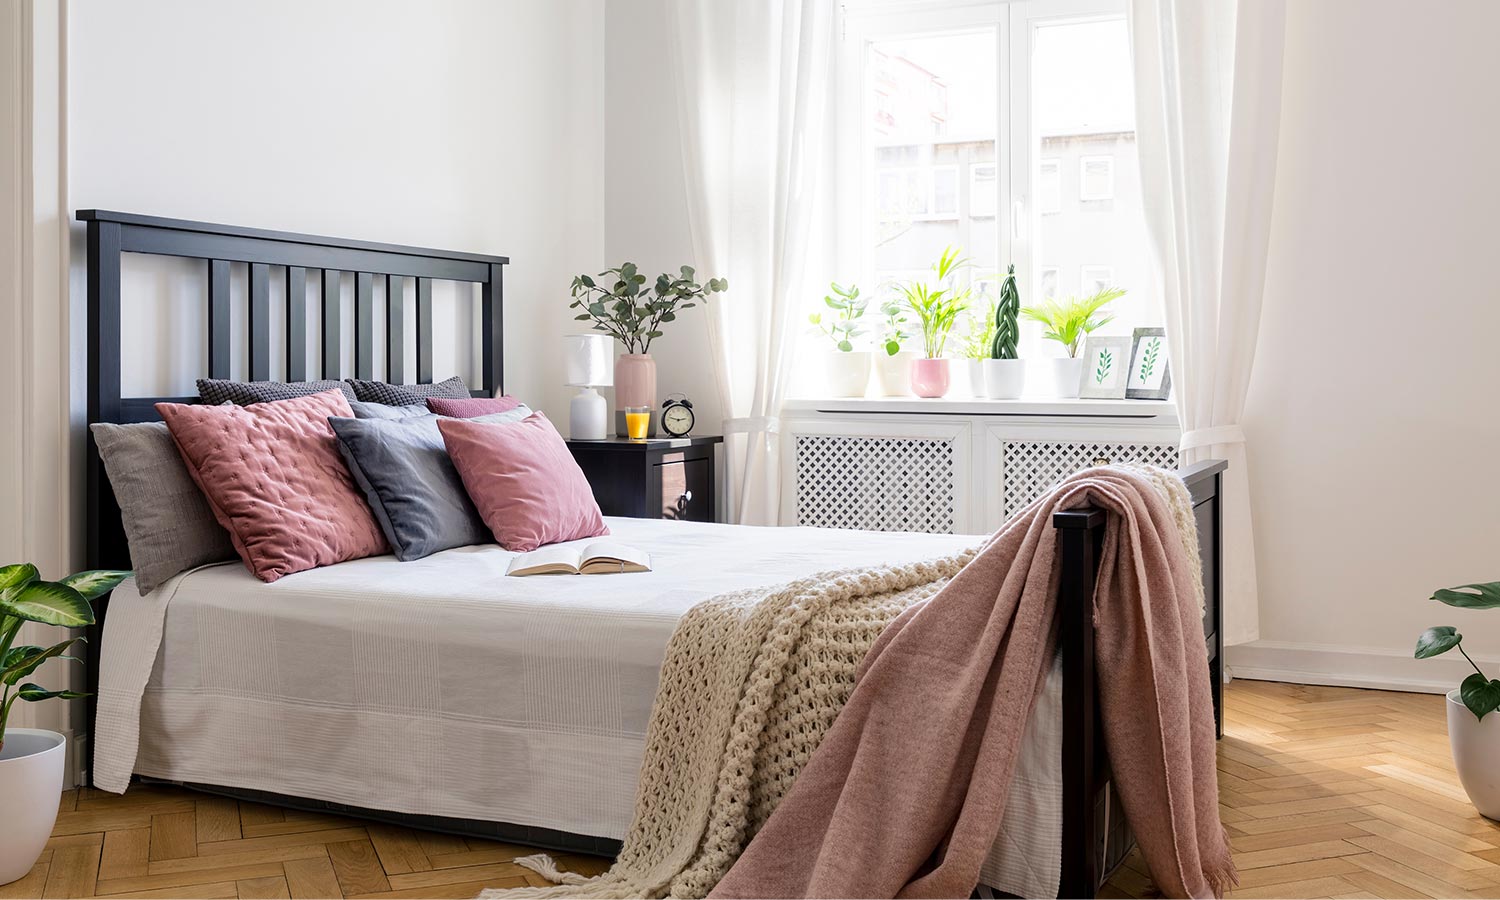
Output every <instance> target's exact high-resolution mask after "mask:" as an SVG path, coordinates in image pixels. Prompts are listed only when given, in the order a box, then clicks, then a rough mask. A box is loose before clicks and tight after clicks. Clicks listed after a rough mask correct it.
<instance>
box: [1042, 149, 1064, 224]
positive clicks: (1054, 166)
mask: <svg viewBox="0 0 1500 900" xmlns="http://www.w3.org/2000/svg"><path fill="white" fill-rule="evenodd" d="M1036 211H1037V212H1038V213H1040V214H1042V215H1044V216H1045V215H1051V214H1052V213H1059V212H1062V164H1061V163H1060V162H1058V161H1057V160H1055V159H1044V160H1042V162H1041V168H1040V169H1038V170H1037V173H1036Z"/></svg>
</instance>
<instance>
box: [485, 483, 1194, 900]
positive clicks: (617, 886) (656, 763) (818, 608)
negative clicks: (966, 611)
mask: <svg viewBox="0 0 1500 900" xmlns="http://www.w3.org/2000/svg"><path fill="white" fill-rule="evenodd" d="M1136 471H1139V470H1136ZM1149 472H1150V474H1151V477H1152V480H1153V483H1154V484H1155V486H1156V487H1157V488H1158V490H1160V491H1161V492H1162V493H1163V495H1164V496H1165V497H1166V498H1167V499H1168V500H1169V502H1170V503H1171V506H1172V509H1173V513H1174V518H1175V519H1176V520H1177V522H1178V525H1179V528H1180V530H1181V533H1182V535H1183V543H1184V545H1185V548H1184V549H1187V550H1189V552H1190V559H1192V560H1194V561H1196V560H1197V559H1198V547H1197V539H1196V529H1195V528H1194V526H1193V517H1192V503H1191V500H1190V499H1189V497H1188V495H1187V490H1186V488H1185V487H1184V486H1183V484H1182V482H1181V481H1180V480H1179V479H1177V478H1176V477H1175V476H1173V475H1171V474H1170V473H1166V472H1163V471H1161V470H1157V469H1153V470H1149ZM1043 499H1045V498H1043ZM1040 502H1042V501H1041V500H1039V501H1038V503H1040ZM1029 511H1030V510H1029V509H1028V510H1027V511H1026V512H1023V513H1021V514H1019V515H1018V518H1023V517H1026V516H1027V513H1029ZM978 551H979V548H977V547H976V548H974V549H972V550H968V551H965V552H963V553H960V554H956V555H953V556H948V557H944V558H941V559H935V560H930V561H927V562H921V563H914V564H911V565H905V566H890V567H875V568H867V569H850V570H844V571H834V572H825V573H820V574H817V575H812V576H809V577H808V578H804V579H801V580H799V581H794V582H792V583H790V584H787V585H784V586H782V587H779V588H772V589H769V590H766V589H756V590H747V591H739V592H735V593H730V594H724V595H722V596H719V597H716V598H713V599H711V600H706V601H704V602H702V603H700V604H698V605H697V606H695V607H693V608H692V609H690V610H688V612H687V614H686V615H684V616H683V618H682V620H681V622H679V623H678V626H677V630H676V631H675V632H673V634H672V638H671V641H670V642H669V643H668V644H667V651H666V658H665V660H664V661H663V663H662V673H661V684H660V687H659V688H658V689H657V694H656V702H655V705H654V706H653V708H652V711H651V720H650V723H649V725H648V727H647V732H646V750H645V756H644V759H643V761H642V764H641V778H640V784H639V786H638V788H637V791H636V809H635V819H634V821H633V822H632V824H631V827H630V830H629V832H627V834H626V835H625V840H624V842H623V846H622V847H621V850H620V855H619V857H618V858H617V859H616V860H615V864H614V866H613V867H612V868H611V869H610V870H609V871H608V872H606V873H605V874H603V875H601V876H599V877H597V878H592V879H584V878H582V877H580V876H578V875H576V874H573V873H567V872H560V871H558V870H557V869H556V867H555V866H554V865H553V863H552V860H551V859H550V858H549V857H547V856H546V855H545V854H539V855H537V856H532V857H524V858H522V859H519V860H516V862H518V863H520V864H521V865H524V866H526V867H528V868H531V869H533V870H534V871H536V872H538V873H540V874H541V875H543V876H544V877H547V878H549V879H551V880H554V881H561V882H563V883H562V884H561V885H559V886H556V887H546V888H516V889H511V890H488V891H485V892H484V893H482V894H481V895H480V896H481V897H485V898H496V897H503V898H521V897H600V898H609V897H664V896H672V897H693V898H696V897H705V896H707V895H708V892H709V891H710V890H712V889H713V887H714V885H716V884H718V882H719V880H720V879H721V878H723V876H724V874H725V873H726V872H728V871H729V868H730V866H732V865H733V864H734V862H735V860H736V859H738V858H739V855H740V853H741V852H742V851H743V850H744V848H745V846H746V845H747V844H748V843H749V841H750V839H751V838H753V837H754V836H755V833H756V832H757V831H758V830H759V829H760V827H761V825H763V824H764V823H765V821H766V819H767V818H769V817H770V815H771V813H772V812H773V811H774V810H775V809H776V806H777V804H778V803H780V802H781V799H782V797H783V796H785V794H786V792H787V791H788V790H789V789H790V788H791V786H792V782H793V781H794V780H795V778H796V777H797V773H798V772H800V771H801V770H802V767H803V766H804V765H806V763H807V760H808V759H809V758H810V757H811V756H812V754H813V751H814V750H816V749H817V748H818V744H819V743H820V742H821V741H822V739H823V735H824V734H825V733H826V732H827V731H828V729H829V727H830V726H831V725H832V724H833V721H834V719H835V718H837V717H838V714H839V711H840V710H841V709H843V707H844V703H845V702H846V701H847V700H848V698H849V694H850V692H851V691H852V690H853V687H854V682H855V673H856V671H857V670H858V668H859V664H860V662H861V661H862V660H863V659H864V657H865V654H866V653H867V652H868V651H869V649H870V647H871V645H873V644H874V643H875V639H876V638H877V637H879V635H880V633H881V631H883V630H884V629H885V627H886V625H888V624H890V622H891V621H892V620H893V619H895V618H896V616H897V615H899V614H900V613H901V612H902V610H904V609H906V608H907V607H909V606H911V605H912V604H914V603H918V602H921V601H923V600H926V599H928V598H930V597H932V596H933V595H934V594H936V593H937V592H938V591H939V590H940V589H941V588H942V587H943V586H944V585H946V584H947V583H948V580H949V579H950V578H952V577H953V576H954V575H955V574H957V572H958V571H959V570H960V569H962V568H963V567H964V565H965V564H967V563H968V562H969V560H971V559H973V558H974V556H975V554H976V553H977V552H978Z"/></svg>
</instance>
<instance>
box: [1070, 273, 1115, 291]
mask: <svg viewBox="0 0 1500 900" xmlns="http://www.w3.org/2000/svg"><path fill="white" fill-rule="evenodd" d="M1099 272H1103V273H1104V277H1103V278H1095V277H1093V275H1094V274H1096V273H1099ZM1090 281H1097V282H1100V283H1101V284H1102V285H1103V286H1104V287H1113V286H1114V283H1115V267H1114V266H1095V265H1083V266H1079V267H1078V293H1080V294H1083V293H1084V292H1085V291H1087V290H1088V289H1089V282H1090ZM1085 296H1087V295H1085Z"/></svg>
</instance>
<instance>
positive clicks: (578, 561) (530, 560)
mask: <svg viewBox="0 0 1500 900" xmlns="http://www.w3.org/2000/svg"><path fill="white" fill-rule="evenodd" d="M649 571H651V554H649V553H647V552H646V551H644V550H637V549H636V548H634V547H631V546H627V545H625V544H620V543H616V542H614V541H593V542H591V543H588V544H584V545H583V546H581V547H580V546H576V545H575V546H572V547H569V546H565V545H562V544H557V545H554V546H551V547H541V548H539V549H536V550H533V551H531V552H530V553H522V554H521V555H519V556H517V557H516V558H515V559H513V560H511V561H510V567H509V568H508V569H506V570H505V574H507V575H612V574H614V573H617V572H649Z"/></svg>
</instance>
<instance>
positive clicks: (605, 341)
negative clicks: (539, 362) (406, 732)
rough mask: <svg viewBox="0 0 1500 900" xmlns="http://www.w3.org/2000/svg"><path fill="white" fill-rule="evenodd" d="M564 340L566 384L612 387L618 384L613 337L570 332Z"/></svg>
mask: <svg viewBox="0 0 1500 900" xmlns="http://www.w3.org/2000/svg"><path fill="white" fill-rule="evenodd" d="M563 342H564V346H565V349H564V353H563V355H564V357H565V358H566V359H567V364H568V380H567V382H565V383H566V384H570V385H574V386H576V387H583V386H591V387H609V386H610V385H612V384H614V383H615V366H614V359H613V358H612V357H613V355H614V354H613V351H614V338H612V337H610V336H609V335H607V334H569V335H565V336H564V337H563Z"/></svg>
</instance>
